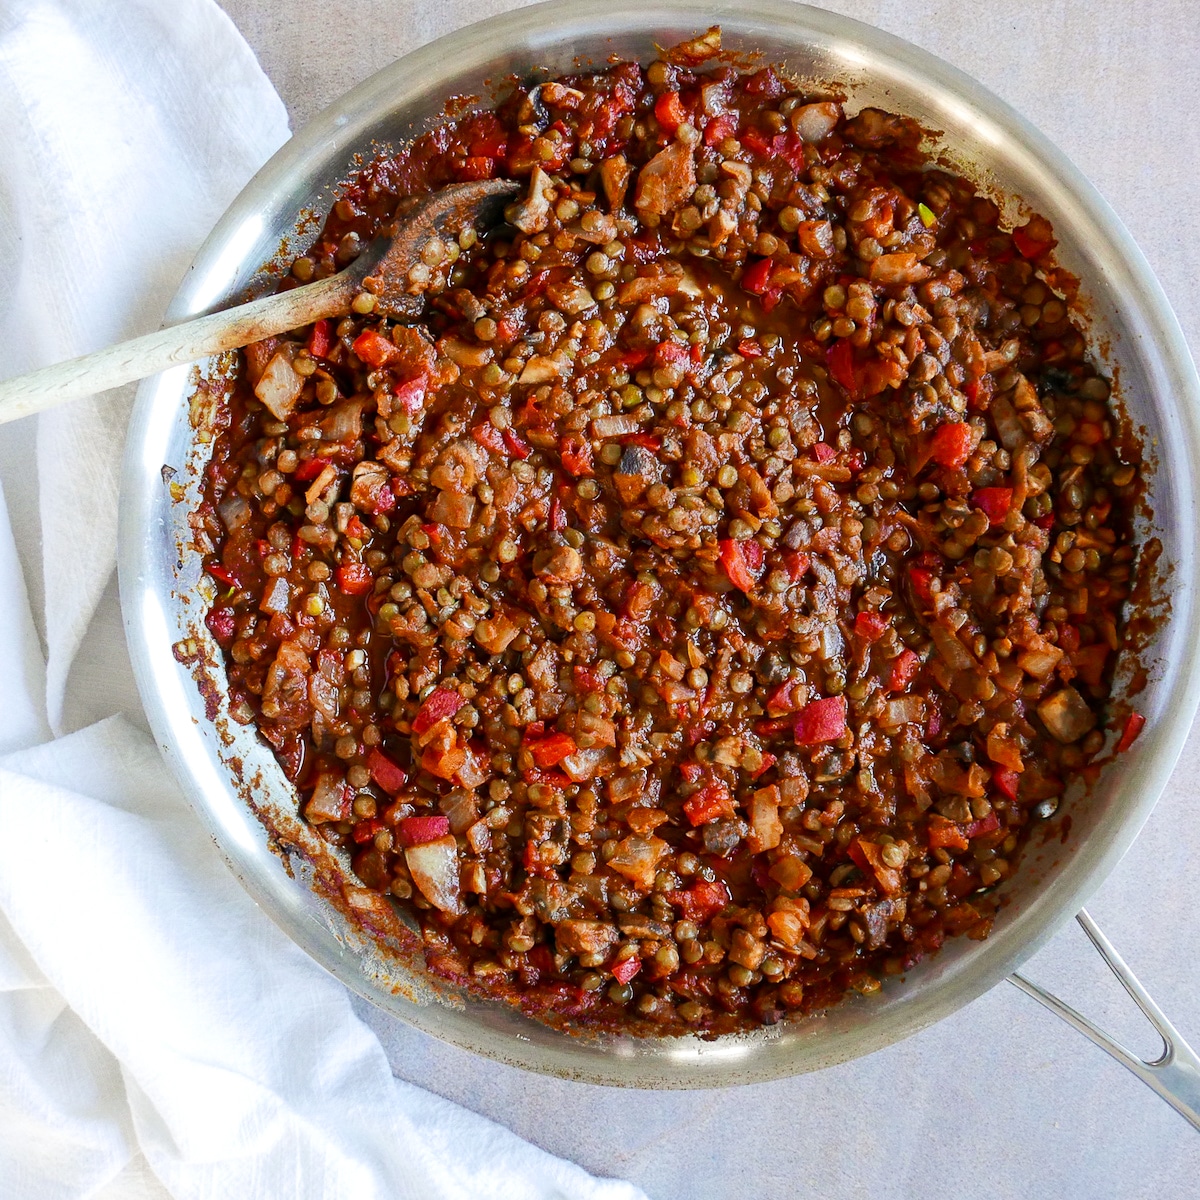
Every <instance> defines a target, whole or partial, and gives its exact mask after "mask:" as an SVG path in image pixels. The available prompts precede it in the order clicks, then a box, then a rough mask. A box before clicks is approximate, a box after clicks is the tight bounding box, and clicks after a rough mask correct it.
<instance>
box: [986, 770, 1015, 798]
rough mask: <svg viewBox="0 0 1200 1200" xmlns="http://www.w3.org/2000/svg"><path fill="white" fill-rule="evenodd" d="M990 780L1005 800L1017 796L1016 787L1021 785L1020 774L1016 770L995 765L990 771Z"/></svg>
mask: <svg viewBox="0 0 1200 1200" xmlns="http://www.w3.org/2000/svg"><path fill="white" fill-rule="evenodd" d="M992 782H993V783H994V784H995V785H996V790H997V791H998V792H999V793H1000V795H1002V796H1003V797H1004V798H1005V799H1006V800H1015V799H1016V798H1017V789H1018V788H1019V787H1020V786H1021V776H1020V775H1018V774H1017V772H1016V771H1010V770H1009V769H1008V768H1007V767H997V768H996V769H995V770H994V771H993V772H992Z"/></svg>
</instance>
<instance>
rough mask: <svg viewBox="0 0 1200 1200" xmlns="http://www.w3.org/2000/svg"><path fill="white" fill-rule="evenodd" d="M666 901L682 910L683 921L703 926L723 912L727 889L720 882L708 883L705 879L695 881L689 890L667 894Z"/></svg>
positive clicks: (726, 902) (726, 903) (725, 905)
mask: <svg viewBox="0 0 1200 1200" xmlns="http://www.w3.org/2000/svg"><path fill="white" fill-rule="evenodd" d="M667 899H668V900H669V901H670V902H671V903H672V904H674V905H675V906H676V908H680V909H682V910H683V916H684V919H685V920H688V921H691V922H692V923H693V924H694V925H700V926H704V925H707V924H708V922H709V921H711V920H712V919H713V917H716V916H719V915H720V914H721V913H722V912H723V911H724V910H725V908H726V907H727V906H728V905H729V899H730V897H729V888H727V887H726V886H725V884H724V883H723V882H721V880H719V879H717V880H714V881H713V882H712V883H709V882H708V880H706V879H697V880H696V882H695V883H693V884H692V886H691V887H690V888H685V889H682V890H680V891H674V892H668V893H667Z"/></svg>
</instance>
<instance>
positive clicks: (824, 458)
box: [812, 442, 837, 465]
mask: <svg viewBox="0 0 1200 1200" xmlns="http://www.w3.org/2000/svg"><path fill="white" fill-rule="evenodd" d="M812 452H813V458H815V459H816V460H817V462H819V463H821V464H822V465H823V464H825V463H829V462H833V460H834V459H835V458H837V451H836V450H835V449H834V448H833V447H832V446H831V445H830V444H829V443H828V442H816V443H815V444H814V445H813V448H812Z"/></svg>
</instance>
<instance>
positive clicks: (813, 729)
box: [793, 696, 846, 746]
mask: <svg viewBox="0 0 1200 1200" xmlns="http://www.w3.org/2000/svg"><path fill="white" fill-rule="evenodd" d="M793 729H794V731H795V736H796V745H797V746H819V745H821V744H822V743H823V742H835V741H837V739H838V738H840V737H841V736H842V734H843V733H845V732H846V697H845V696H826V697H824V698H823V699H821V700H811V701H809V703H808V704H806V705H805V706H804V707H803V708H802V709H801V710H800V712H799V714H798V715H797V717H796V723H795V725H794V726H793Z"/></svg>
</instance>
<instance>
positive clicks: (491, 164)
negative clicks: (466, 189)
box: [458, 154, 496, 183]
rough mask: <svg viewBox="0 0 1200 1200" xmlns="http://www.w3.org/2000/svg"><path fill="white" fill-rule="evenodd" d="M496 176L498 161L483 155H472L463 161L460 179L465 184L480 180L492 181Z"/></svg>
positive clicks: (459, 172)
mask: <svg viewBox="0 0 1200 1200" xmlns="http://www.w3.org/2000/svg"><path fill="white" fill-rule="evenodd" d="M495 174H496V159H494V158H488V157H487V156H486V155H483V154H470V155H468V156H467V157H466V158H464V159H463V160H462V165H461V166H460V167H459V168H458V177H459V179H461V180H462V181H463V182H464V183H471V182H473V181H475V180H479V179H491V178H492V176H493V175H495Z"/></svg>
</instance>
